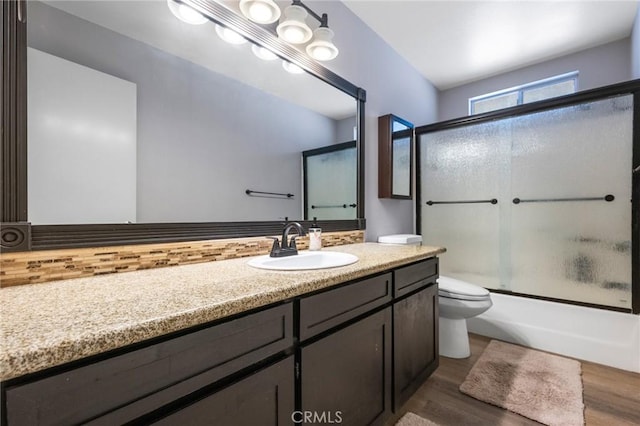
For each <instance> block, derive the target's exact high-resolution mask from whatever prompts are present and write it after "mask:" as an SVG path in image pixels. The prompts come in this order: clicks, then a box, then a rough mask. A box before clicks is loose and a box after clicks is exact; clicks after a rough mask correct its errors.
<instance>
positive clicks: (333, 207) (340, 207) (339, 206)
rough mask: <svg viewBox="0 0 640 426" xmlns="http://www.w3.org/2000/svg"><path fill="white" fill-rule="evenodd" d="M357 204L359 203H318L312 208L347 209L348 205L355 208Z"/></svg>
mask: <svg viewBox="0 0 640 426" xmlns="http://www.w3.org/2000/svg"><path fill="white" fill-rule="evenodd" d="M356 206H357V204H355V203H354V204H338V205H335V206H329V205H327V206H316V205H312V206H311V208H312V209H346V208H347V207H353V208H355V207H356Z"/></svg>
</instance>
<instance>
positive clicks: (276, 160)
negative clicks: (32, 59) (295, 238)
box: [28, 2, 355, 222]
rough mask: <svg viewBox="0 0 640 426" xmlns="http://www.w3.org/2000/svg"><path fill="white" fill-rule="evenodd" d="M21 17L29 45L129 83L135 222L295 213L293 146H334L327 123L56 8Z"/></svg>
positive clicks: (333, 127)
mask: <svg viewBox="0 0 640 426" xmlns="http://www.w3.org/2000/svg"><path fill="white" fill-rule="evenodd" d="M29 20H30V25H29V34H28V37H29V45H30V46H31V47H34V48H36V49H39V50H42V51H45V52H47V53H51V54H53V55H56V56H59V57H62V58H64V59H67V60H70V61H73V62H76V63H79V64H82V65H85V66H88V67H90V68H93V69H96V70H100V71H102V72H105V73H108V74H111V75H114V76H116V77H119V78H122V79H125V80H128V81H131V82H134V83H136V84H137V87H138V94H137V95H138V165H137V166H138V188H137V189H138V191H137V192H138V205H137V211H138V218H137V221H138V222H162V221H165V222H166V221H171V222H179V221H230V220H236V221H239V220H278V218H281V217H285V216H289V217H290V218H300V217H301V199H302V197H301V195H302V194H301V191H302V188H301V178H300V176H301V161H300V153H301V151H303V150H306V149H311V148H318V147H321V146H325V145H330V144H333V143H336V142H343V140H342V139H340V140H337V136H338V135H337V132H338V128H337V127H338V124H337V123H336V122H335V121H334V120H330V119H328V118H326V117H324V116H322V115H319V114H317V113H314V112H311V111H309V110H306V109H303V108H300V107H297V106H294V105H292V104H290V103H288V102H285V101H283V100H281V99H279V98H276V97H274V96H271V95H267V94H265V93H262V92H259V91H257V90H255V89H253V88H251V87H249V86H246V85H243V84H241V83H239V82H237V81H235V80H231V79H229V78H226V77H224V76H222V75H219V74H216V73H213V72H211V71H209V70H206V69H205V68H203V67H200V66H198V65H195V64H193V63H191V62H188V61H185V60H182V59H179V58H176V57H174V56H171V55H168V54H166V53H164V52H163V51H160V50H158V49H155V48H152V47H150V46H149V45H146V44H144V43H140V42H137V41H135V40H132V39H129V38H127V37H124V36H122V35H120V34H117V33H115V32H112V31H109V30H106V29H104V28H102V27H99V26H96V25H94V24H92V23H90V22H87V21H84V20H81V19H78V18H76V17H74V16H71V15H68V14H66V13H64V12H61V11H59V10H57V9H54V8H51V7H48V6H45V5H43V4H41V3H38V2H29ZM45 23H46V24H45ZM60 29H64V31H60ZM105 52H108V53H105ZM116 58H117V59H116ZM354 105H355V101H354ZM265 108H268V111H269V113H268V114H265ZM248 117H250V119H248ZM345 121H348V120H345ZM351 121H352V122H353V120H351ZM194 123H198V125H194ZM352 134H353V132H352V131H350V132H349V136H348V139H345V140H351V135H352ZM114 173H117V171H116V170H114ZM247 188H251V189H255V190H263V191H272V192H291V193H293V194H295V195H296V197H295V199H291V200H287V199H273V198H257V197H248V196H247V195H246V194H244V190H245V189H247Z"/></svg>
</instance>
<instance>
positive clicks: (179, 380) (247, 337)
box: [6, 303, 293, 426]
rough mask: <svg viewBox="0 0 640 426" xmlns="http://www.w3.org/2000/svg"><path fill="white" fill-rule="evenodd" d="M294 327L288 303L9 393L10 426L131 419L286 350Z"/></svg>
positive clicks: (291, 338)
mask: <svg viewBox="0 0 640 426" xmlns="http://www.w3.org/2000/svg"><path fill="white" fill-rule="evenodd" d="M292 320H293V308H292V304H291V303H287V304H285V305H280V306H277V307H274V308H271V309H268V310H265V311H262V312H258V313H255V314H250V315H247V316H245V317H241V318H238V319H235V320H232V321H229V322H225V323H222V324H219V325H215V326H212V327H209V328H206V329H203V330H199V331H195V332H193V333H190V334H187V335H184V336H180V337H176V338H173V339H171V340H167V341H164V342H161V343H157V344H154V345H151V346H148V347H146V348H143V349H139V350H136V351H133V352H129V353H125V354H122V355H119V356H115V357H113V358H109V359H106V360H103V361H99V362H96V363H94V364H90V365H87V366H84V367H79V368H76V369H73V370H70V371H67V372H64V373H61V374H57V375H55V376H51V377H48V378H45V379H41V380H38V381H36V382H32V383H28V384H24V385H19V386H15V387H12V388H8V389H7V391H6V404H7V420H8V424H9V425H10V426H12V425H21V424H28V425H45V424H46V425H48V424H75V423H83V422H86V421H87V420H89V419H91V418H95V417H97V416H100V415H103V414H106V413H109V412H112V411H113V410H114V409H116V408H118V409H117V410H116V411H117V412H118V413H119V415H117V416H116V417H117V418H118V419H119V420H122V421H127V420H130V419H132V418H135V417H137V416H139V415H142V414H145V413H146V412H147V411H149V410H152V409H155V408H157V407H159V406H160V405H162V404H165V403H167V402H169V401H171V400H174V399H176V398H179V397H181V396H184V395H187V394H188V393H191V392H193V391H195V390H197V389H198V388H199V387H202V386H205V385H207V384H210V383H214V382H215V381H217V380H219V379H221V378H223V377H225V376H227V375H229V374H231V373H234V372H235V371H238V370H240V369H242V368H244V367H247V366H249V365H251V364H253V363H255V362H258V361H261V360H262V359H264V358H266V357H268V356H270V355H272V354H275V353H278V352H280V351H282V350H284V349H287V348H289V347H291V346H292V345H293V324H292ZM132 401H135V402H133V403H132ZM98 423H99V422H98Z"/></svg>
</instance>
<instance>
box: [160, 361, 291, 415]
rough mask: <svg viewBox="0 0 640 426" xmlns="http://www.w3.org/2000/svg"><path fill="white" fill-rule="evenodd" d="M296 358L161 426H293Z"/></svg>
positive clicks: (190, 407) (187, 409)
mask: <svg viewBox="0 0 640 426" xmlns="http://www.w3.org/2000/svg"><path fill="white" fill-rule="evenodd" d="M293 365H294V363H293V356H290V357H289V358H286V359H284V360H282V361H280V362H278V363H277V364H274V365H272V366H270V367H267V368H265V369H264V370H260V371H258V372H257V373H255V374H253V375H251V376H249V377H247V378H245V379H243V380H241V381H239V382H236V383H234V384H233V385H231V386H229V387H227V388H224V389H222V390H220V391H218V392H216V393H214V394H213V395H210V396H207V397H205V398H203V399H200V400H198V401H196V402H194V403H193V404H191V405H188V406H186V407H184V408H183V409H181V410H180V411H177V412H174V413H173V414H170V415H169V416H167V417H165V418H163V419H161V420H159V421H158V422H157V423H154V424H158V425H168V426H174V425H203V426H204V425H206V426H210V425H221V426H222V425H247V426H251V425H256V426H258V425H260V426H284V425H291V424H292V420H291V416H292V415H293V412H294V375H293V373H294V370H293Z"/></svg>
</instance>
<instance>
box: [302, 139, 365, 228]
mask: <svg viewBox="0 0 640 426" xmlns="http://www.w3.org/2000/svg"><path fill="white" fill-rule="evenodd" d="M334 148H335V147H333V146H328V147H326V148H325V149H323V148H319V149H315V150H312V151H306V152H305V153H303V161H304V166H303V169H304V196H305V201H304V203H305V209H304V218H305V219H307V220H309V219H312V218H314V217H317V218H318V219H322V220H344V219H356V216H357V209H356V200H357V184H356V182H357V178H356V176H357V157H356V156H357V152H356V145H355V142H352V143H345V144H340V146H339V147H338V148H339V149H334ZM323 150H325V151H329V152H322V151H323Z"/></svg>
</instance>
